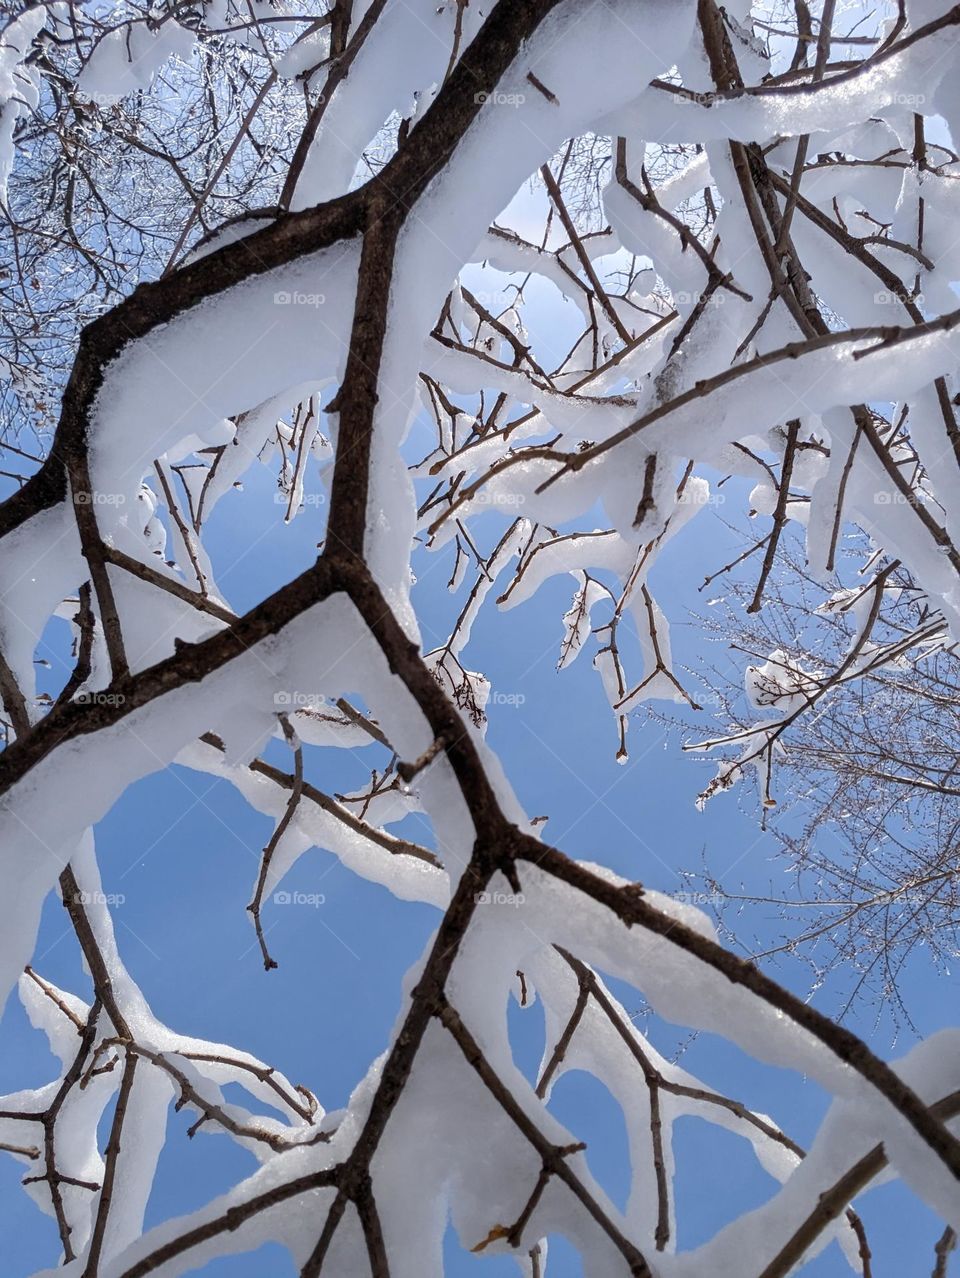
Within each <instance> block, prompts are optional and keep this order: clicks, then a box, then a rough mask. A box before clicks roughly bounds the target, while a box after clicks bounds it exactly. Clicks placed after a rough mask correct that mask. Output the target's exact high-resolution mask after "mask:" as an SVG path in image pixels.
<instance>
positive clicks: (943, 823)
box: [663, 536, 960, 1021]
mask: <svg viewBox="0 0 960 1278" xmlns="http://www.w3.org/2000/svg"><path fill="white" fill-rule="evenodd" d="M796 549H797V547H796V541H795V539H793V544H792V545H791V543H789V542H788V548H787V550H786V552H785V554H784V556H783V560H782V562H781V564H780V565H779V566H778V568H777V570H776V572H775V574H774V576H773V577H772V578H771V580H770V582H769V583H768V587H767V600H768V606H766V607H764V608H763V609H762V610H761V611H757V612H754V613H749V612H748V611H747V606H748V605H749V602H750V597H751V593H752V586H751V584H750V583H749V582H748V581H746V580H744V579H742V578H734V579H733V580H731V581H730V582H729V583H728V584H727V585H726V587H725V588H724V590H723V591H721V597H720V598H718V599H716V600H714V601H712V604H713V606H712V607H711V608H710V610H709V611H708V612H702V613H700V614H698V616H697V617H696V621H695V624H697V625H698V626H699V627H700V628H701V629H702V630H703V632H704V633H705V634H710V635H712V636H713V637H714V638H715V639H716V640H718V641H719V642H720V643H722V644H723V645H724V646H725V647H727V648H728V649H730V650H731V652H732V655H733V662H734V665H735V667H736V668H737V669H738V670H739V671H740V672H741V674H742V678H741V679H740V680H739V681H738V680H737V679H736V678H735V677H733V676H731V674H730V672H729V669H728V668H725V667H723V666H721V665H720V664H718V663H708V664H707V666H706V667H700V669H699V670H698V671H697V672H696V673H697V674H698V675H699V677H700V680H701V681H702V683H703V686H704V691H703V692H702V693H696V694H695V695H697V696H698V698H699V699H700V700H701V701H702V702H703V703H704V704H705V705H710V706H712V707H713V708H714V711H715V718H716V720H717V721H718V722H719V723H720V724H721V725H722V726H721V730H720V731H719V732H718V733H716V734H715V735H713V734H711V735H710V736H709V738H708V739H706V740H704V738H703V730H702V723H698V724H697V725H696V726H691V724H690V722H689V719H688V721H687V723H686V724H685V725H684V726H683V734H684V737H685V741H686V747H685V748H687V749H689V750H691V751H693V752H695V753H702V754H703V755H704V756H706V757H713V756H715V755H718V756H722V758H723V761H722V762H719V763H718V766H717V775H716V777H715V778H714V780H713V781H711V782H710V784H709V785H708V787H707V789H706V791H705V792H704V794H703V795H701V802H705V801H706V799H708V798H709V797H710V796H712V795H713V794H715V793H716V792H717V791H719V790H723V789H728V788H732V787H736V786H738V785H740V784H742V785H743V786H745V787H746V790H745V793H746V794H748V795H750V796H752V797H753V798H755V800H756V804H757V808H758V814H759V815H760V817H761V819H762V821H763V823H764V824H765V825H766V826H768V828H769V829H770V830H771V831H772V832H773V834H774V835H775V836H776V837H777V839H778V840H779V841H780V843H781V845H782V849H783V860H784V868H786V869H787V870H788V871H789V876H790V888H789V889H788V890H784V891H781V892H780V893H778V894H776V895H774V896H764V897H757V896H755V895H751V894H749V893H746V894H745V893H744V892H743V891H742V890H741V891H737V890H735V885H733V884H732V883H722V882H718V881H717V880H716V879H715V878H713V877H712V876H711V875H710V873H709V869H708V870H707V872H706V877H707V880H708V890H709V892H710V893H711V894H713V895H712V898H711V899H712V900H713V901H714V903H715V904H716V906H717V907H718V908H720V910H721V913H725V916H726V917H731V916H733V915H738V914H739V911H740V910H741V909H742V908H743V907H744V906H745V905H747V904H748V903H750V902H752V903H753V904H755V905H757V906H769V905H771V904H776V905H778V906H779V908H780V910H781V913H782V916H783V919H784V922H785V924H787V928H786V932H785V936H784V940H783V943H782V945H781V946H778V947H776V949H775V950H774V951H772V952H773V953H776V952H777V951H778V950H783V951H789V952H791V953H794V954H799V955H802V956H803V957H804V958H805V959H806V960H808V961H809V963H810V964H811V967H812V969H813V977H814V981H815V983H816V984H819V983H821V982H822V981H824V980H825V979H827V977H828V976H829V977H830V978H831V979H833V980H834V981H840V982H842V983H844V984H845V985H846V986H847V990H848V1003H847V1006H851V1005H852V1004H853V1003H854V1002H855V1001H857V1000H858V999H864V998H866V999H873V1000H876V1002H877V1004H878V1006H884V1007H887V1008H888V1009H890V1010H894V1011H895V1012H896V1013H899V1015H901V1016H902V1017H904V1018H905V1019H906V1020H907V1021H909V1020H910V1014H909V1007H908V1006H907V1004H906V1003H905V1002H904V1001H903V999H902V998H901V995H900V986H899V982H898V977H899V974H900V972H901V970H902V968H903V965H904V964H905V962H906V961H907V959H908V958H909V957H910V956H911V954H912V953H913V952H914V951H915V950H917V949H918V948H921V949H922V950H923V952H924V957H925V958H926V960H927V961H928V962H932V963H933V964H934V965H935V967H936V968H938V969H939V970H941V971H947V970H949V968H950V965H951V963H952V962H953V960H954V959H955V957H956V955H957V952H958V944H960V864H958V855H957V839H958V833H960V802H958V800H960V775H958V770H960V660H958V656H957V653H956V648H955V645H954V644H953V643H952V642H951V639H950V636H949V634H948V632H947V628H946V625H945V623H944V620H943V616H942V615H941V614H940V613H936V612H934V611H932V610H931V608H930V605H929V602H928V601H927V598H926V596H925V595H923V594H922V592H920V591H919V589H918V588H917V586H916V584H915V582H914V581H913V580H912V578H911V577H910V575H909V573H908V572H907V571H906V569H905V568H904V567H903V566H902V565H899V564H887V565H885V570H886V577H885V588H884V592H883V598H882V603H881V606H880V608H879V610H878V611H877V614H876V616H875V617H873V619H872V621H870V624H869V629H868V628H867V627H866V624H865V623H866V621H867V620H869V616H870V610H869V609H868V608H867V601H868V600H869V593H868V594H867V595H864V594H863V592H862V590H861V589H860V588H858V587H856V586H854V587H843V586H842V585H841V583H840V580H839V579H838V578H835V579H834V581H833V582H832V584H826V585H825V584H824V583H823V582H820V581H814V580H812V579H811V578H810V577H809V575H808V574H807V572H806V570H805V567H804V565H803V563H802V562H801V561H800V560H799V559H798V558H797V557H796V556H795V554H792V553H791V550H793V551H796ZM846 555H847V557H848V558H849V559H850V560H851V561H852V562H853V563H854V564H856V563H861V564H862V563H864V562H865V561H867V560H869V559H870V557H871V554H870V547H869V545H868V543H867V541H866V539H865V538H863V537H859V538H858V537H856V536H851V537H848V538H847V544H846ZM865 614H866V616H865ZM861 640H862V642H860V641H861ZM858 642H859V643H860V647H859V650H858V651H857V652H856V653H855V655H854V657H853V659H852V660H851V653H853V652H854V649H855V647H856V645H857V643H858ZM691 674H694V672H692V671H691ZM698 717H699V716H698ZM663 718H664V719H665V720H666V719H668V718H669V716H663ZM671 722H673V723H674V726H677V725H676V720H672V721H671ZM733 926H735V927H737V928H738V929H739V931H740V939H741V940H744V938H743V926H744V919H743V917H742V915H741V916H739V917H738V919H737V923H736V924H735V925H733ZM732 935H733V933H732V932H731V936H732ZM767 952H768V953H769V952H771V951H767ZM756 956H758V955H756V954H755V957H756Z"/></svg>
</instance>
